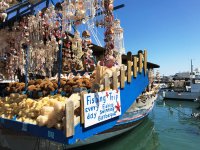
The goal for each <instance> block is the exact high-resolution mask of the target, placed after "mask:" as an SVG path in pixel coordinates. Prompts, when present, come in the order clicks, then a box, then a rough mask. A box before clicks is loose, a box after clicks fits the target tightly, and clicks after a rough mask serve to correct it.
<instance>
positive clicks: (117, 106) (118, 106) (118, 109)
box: [115, 102, 120, 112]
mask: <svg viewBox="0 0 200 150" xmlns="http://www.w3.org/2000/svg"><path fill="white" fill-rule="evenodd" d="M115 108H116V109H117V111H119V112H120V105H119V103H118V102H117V105H116V106H115Z"/></svg>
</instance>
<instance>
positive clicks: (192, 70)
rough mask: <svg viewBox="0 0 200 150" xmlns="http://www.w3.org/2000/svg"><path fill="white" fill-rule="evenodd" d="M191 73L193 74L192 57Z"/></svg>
mask: <svg viewBox="0 0 200 150" xmlns="http://www.w3.org/2000/svg"><path fill="white" fill-rule="evenodd" d="M191 74H193V64H192V59H191Z"/></svg>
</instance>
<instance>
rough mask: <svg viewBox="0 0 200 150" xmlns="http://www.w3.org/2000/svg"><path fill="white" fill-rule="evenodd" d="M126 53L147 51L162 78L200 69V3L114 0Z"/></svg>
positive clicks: (196, 1) (179, 0) (159, 0)
mask: <svg viewBox="0 0 200 150" xmlns="http://www.w3.org/2000/svg"><path fill="white" fill-rule="evenodd" d="M122 3H123V4H125V7H124V8H122V9H120V10H117V11H115V12H114V14H115V16H117V18H119V19H120V20H121V26H122V27H123V28H124V40H125V48H126V51H132V53H137V51H138V50H140V49H142V50H143V49H147V50H148V60H149V61H151V62H154V63H157V64H159V65H160V69H159V71H160V73H161V75H163V74H165V75H171V74H174V73H176V72H182V71H189V70H190V59H193V64H194V66H195V67H200V0H115V5H118V4H122Z"/></svg>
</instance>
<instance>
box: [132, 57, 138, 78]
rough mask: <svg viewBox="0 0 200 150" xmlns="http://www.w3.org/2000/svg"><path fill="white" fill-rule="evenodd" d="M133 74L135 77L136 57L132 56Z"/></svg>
mask: <svg viewBox="0 0 200 150" xmlns="http://www.w3.org/2000/svg"><path fill="white" fill-rule="evenodd" d="M133 76H134V78H136V77H137V57H136V56H134V57H133Z"/></svg>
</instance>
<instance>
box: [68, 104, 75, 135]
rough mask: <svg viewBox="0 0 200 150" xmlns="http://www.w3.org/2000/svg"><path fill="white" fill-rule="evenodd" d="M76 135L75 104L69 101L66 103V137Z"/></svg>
mask: <svg viewBox="0 0 200 150" xmlns="http://www.w3.org/2000/svg"><path fill="white" fill-rule="evenodd" d="M73 135H74V102H73V101H72V100H68V101H67V103H66V137H70V136H73Z"/></svg>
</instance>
